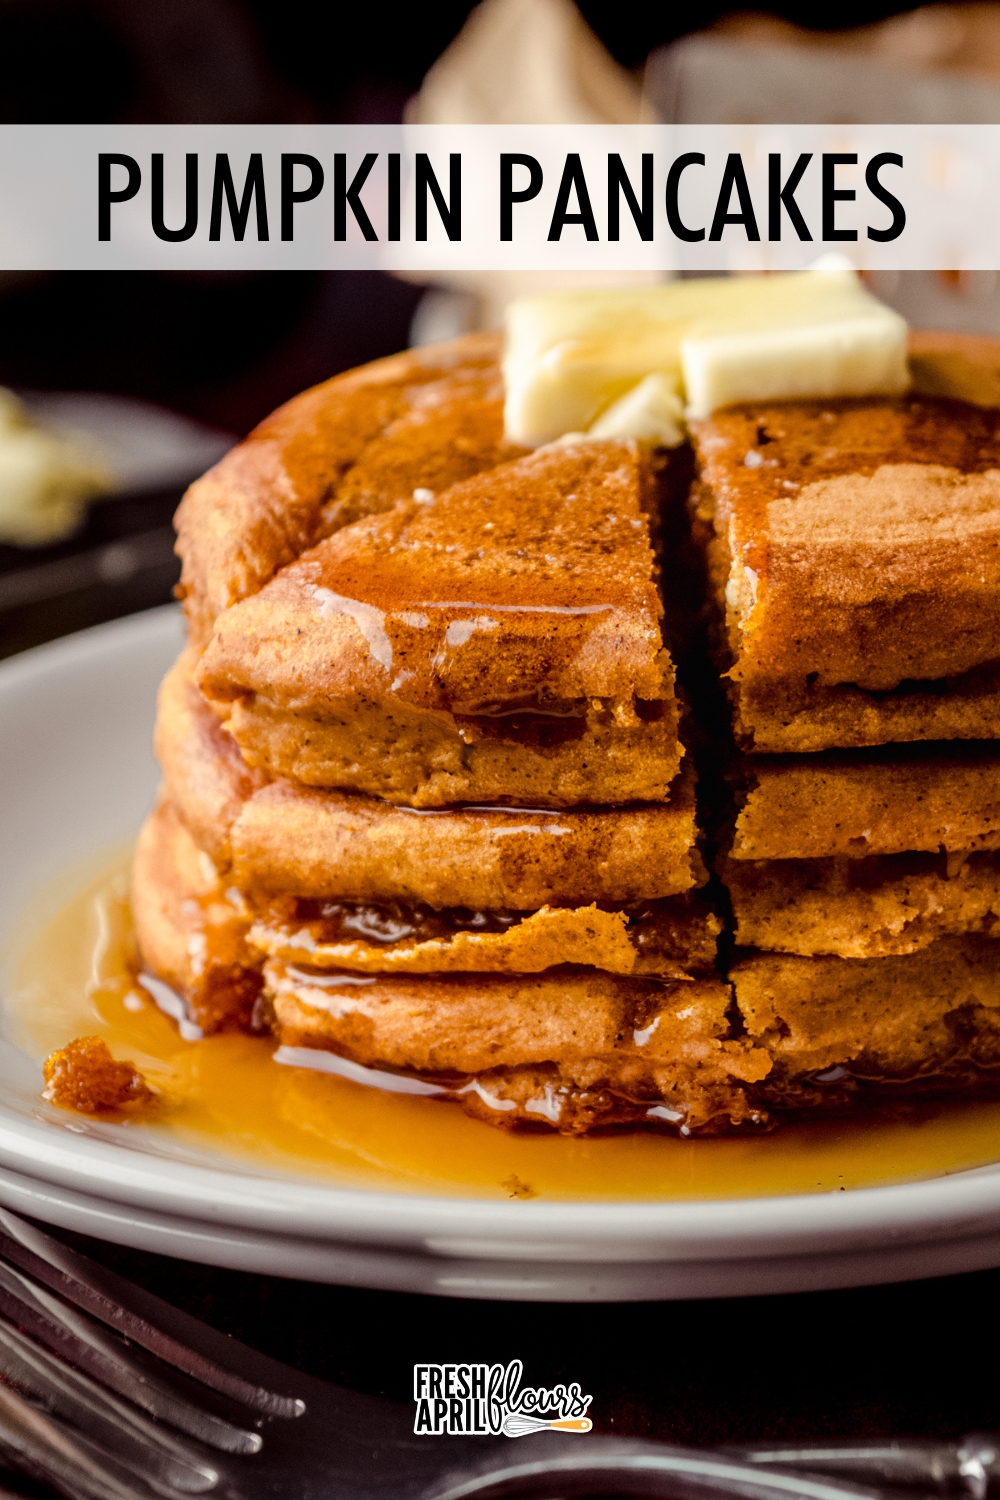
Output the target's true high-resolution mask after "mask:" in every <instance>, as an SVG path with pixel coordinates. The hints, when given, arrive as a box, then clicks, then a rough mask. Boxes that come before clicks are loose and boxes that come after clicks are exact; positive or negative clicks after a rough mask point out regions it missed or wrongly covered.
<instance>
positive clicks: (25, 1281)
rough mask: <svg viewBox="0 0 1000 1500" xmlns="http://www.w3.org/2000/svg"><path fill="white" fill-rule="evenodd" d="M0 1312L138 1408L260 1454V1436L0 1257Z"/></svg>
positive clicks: (206, 1438)
mask: <svg viewBox="0 0 1000 1500" xmlns="http://www.w3.org/2000/svg"><path fill="white" fill-rule="evenodd" d="M0 1313H6V1314H7V1316H8V1317H10V1318H12V1319H13V1320H14V1321H15V1322H16V1323H17V1325H18V1326H19V1327H20V1328H23V1329H25V1330H26V1331H27V1332H28V1333H30V1334H31V1336H32V1338H34V1339H35V1340H36V1341H37V1342H40V1343H42V1344H44V1345H45V1347H46V1348H48V1349H50V1350H52V1352H53V1353H55V1354H57V1355H62V1356H63V1357H64V1358H66V1359H68V1360H69V1361H70V1362H71V1363H72V1364H73V1365H75V1366H76V1368H77V1369H83V1370H86V1371H87V1372H88V1373H89V1374H91V1375H93V1376H95V1377H96V1378H97V1379H98V1380H99V1381H100V1382H101V1383H102V1384H103V1385H106V1386H108V1387H110V1389H111V1390H114V1391H117V1392H118V1394H119V1395H121V1396H126V1397H127V1398H128V1399H129V1400H130V1401H134V1402H135V1403H136V1405H137V1406H141V1407H142V1408H143V1410H144V1411H147V1412H149V1414H150V1416H153V1417H158V1418H160V1419H161V1420H162V1421H165V1422H170V1423H171V1424H172V1425H173V1426H174V1427H177V1428H178V1429H179V1430H180V1431H181V1432H186V1433H188V1434H189V1435H190V1436H191V1437H196V1438H200V1439H201V1441H202V1442H205V1443H209V1444H210V1445H211V1446H212V1447H214V1448H221V1449H222V1450H223V1451H224V1452H227V1453H259V1452H260V1447H261V1443H262V1438H261V1436H260V1433H258V1432H248V1431H247V1430H246V1429H245V1428H241V1427H236V1426H234V1425H233V1423H231V1422H227V1421H225V1420H224V1419H223V1418H222V1417H217V1416H215V1415H214V1414H213V1413H211V1412H206V1411H204V1410H202V1409H201V1408H199V1407H197V1406H196V1405H194V1404H193V1403H192V1402H191V1401H188V1400H186V1399H185V1398H184V1397H183V1396H182V1395H179V1394H178V1393H177V1392H176V1391H173V1390H171V1389H170V1387H169V1386H168V1385H166V1384H165V1383H164V1382H163V1381H161V1380H159V1379H158V1378H157V1377H156V1376H154V1375H153V1374H151V1373H150V1371H148V1370H147V1369H145V1368H144V1367H143V1365H142V1364H141V1363H140V1361H139V1359H138V1358H137V1357H136V1354H135V1351H134V1350H132V1349H130V1348H129V1346H128V1345H127V1344H123V1343H122V1342H121V1341H120V1340H119V1339H118V1338H117V1337H116V1336H115V1335H114V1334H110V1333H106V1332H105V1330H104V1329H103V1328H102V1327H101V1326H100V1325H99V1324H97V1323H95V1322H94V1320H93V1319H92V1318H90V1317H88V1316H87V1314H86V1313H82V1312H78V1311H77V1309H76V1308H74V1307H70V1306H69V1305H68V1304H67V1303H65V1302H64V1301H63V1300H62V1299H61V1298H59V1297H56V1296H55V1294H54V1293H52V1292H49V1291H46V1289H45V1288H44V1287H40V1286H38V1285H37V1284H36V1283H35V1282H34V1281H33V1280H32V1279H31V1278H30V1277H29V1276H28V1275H26V1273H25V1272H23V1271H19V1270H17V1269H16V1267H14V1266H11V1265H8V1264H6V1263H5V1262H4V1261H2V1260H0Z"/></svg>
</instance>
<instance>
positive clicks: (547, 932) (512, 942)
mask: <svg viewBox="0 0 1000 1500" xmlns="http://www.w3.org/2000/svg"><path fill="white" fill-rule="evenodd" d="M283 906H284V908H285V909H282V907H283ZM721 930H722V923H721V922H720V920H719V918H718V917H717V916H716V915H715V913H714V912H713V910H712V907H711V905H710V904H709V903H708V901H706V900H705V898H704V897H703V896H701V895H700V894H698V893H690V892H689V893H688V894H687V895H684V896H672V897H667V898H666V899H665V900H660V901H644V902H634V903H631V904H630V905H628V906H626V907H624V908H618V909H616V910H607V909H602V908H601V907H599V906H597V905H596V904H593V903H592V904H591V905H590V906H584V907H564V906H543V907H540V908H539V909H538V911H533V912H513V911H483V910H480V911H472V910H470V909H468V908H466V907H459V908H451V909H445V910H444V911H435V910H434V909H433V908H432V907H428V906H419V905H414V904H413V903H405V902H400V901H397V902H382V903H380V904H378V905H374V904H373V905H368V906H363V905H358V904H357V903H354V904H350V903H345V902H317V901H296V900H292V901H289V902H286V903H283V904H282V903H272V905H271V908H270V909H267V908H266V907H265V909H264V910H263V911H261V912H260V913H258V914H257V915H256V919H255V921H254V923H253V926H252V927H251V928H250V932H249V934H248V938H247V940H248V942H249V943H250V944H251V945H252V946H253V947H254V948H255V949H259V950H260V951H261V952H262V953H265V954H267V955H268V956H269V957H274V958H281V959H284V960H285V961H286V962H288V963H293V964H294V963H299V964H303V963H305V964H308V965H309V967H310V968H312V969H351V970H356V971H358V972H362V973H381V974H399V973H406V974H457V973H496V974H534V973H539V972H541V971H542V970H543V969H549V968H553V967H555V966H557V965H559V964H566V963H574V964H586V965H588V966H591V967H593V968H597V969H606V970H607V971H608V972H609V973H612V974H635V975H656V976H659V977H660V978H665V979H685V978H688V977H689V976H690V975H691V974H692V973H699V972H700V973H705V972H711V971H712V970H713V969H714V967H715V956H716V946H717V938H718V935H719V933H720V932H721Z"/></svg>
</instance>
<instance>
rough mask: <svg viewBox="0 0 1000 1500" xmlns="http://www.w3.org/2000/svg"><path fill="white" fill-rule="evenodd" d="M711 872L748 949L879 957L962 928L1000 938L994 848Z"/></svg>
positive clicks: (770, 863) (759, 864)
mask: <svg viewBox="0 0 1000 1500" xmlns="http://www.w3.org/2000/svg"><path fill="white" fill-rule="evenodd" d="M717 868H718V872H719V874H720V875H721V877H722V879H723V881H724V883H725V885H726V888H727V890H728V891H729V898H730V901H731V902H732V910H733V922H734V933H735V937H736V941H737V942H738V943H741V944H743V945H744V946H745V947H748V948H769V949H774V950H777V951H778V952H782V953H802V954H816V953H831V954H839V955H840V957H841V958H878V957H881V956H883V955H886V954H891V953H915V952H917V951H918V950H919V949H921V948H927V947H929V946H930V944H931V943H934V942H936V941H937V940H938V939H939V938H942V937H948V936H956V935H960V934H962V933H981V934H984V935H986V936H989V937H994V938H995V937H1000V856H998V855H996V854H993V853H989V854H968V855H965V854H892V855H885V856H882V857H878V856H876V857H875V858H872V859H848V858H846V857H843V856H840V857H837V858H834V859H781V860H777V859H776V860H735V859H730V860H723V861H721V862H720V863H719V865H718V867H717ZM997 959H998V963H1000V949H998V950H997Z"/></svg>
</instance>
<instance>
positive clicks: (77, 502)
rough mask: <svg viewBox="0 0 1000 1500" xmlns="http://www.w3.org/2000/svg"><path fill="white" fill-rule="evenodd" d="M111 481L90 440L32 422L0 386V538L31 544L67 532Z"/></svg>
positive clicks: (112, 482) (100, 457)
mask: <svg viewBox="0 0 1000 1500" xmlns="http://www.w3.org/2000/svg"><path fill="white" fill-rule="evenodd" d="M114 483H115V481H114V476H113V475H112V472H111V469H110V468H109V466H108V464H107V463H106V461H105V459H104V456H103V454H102V453H101V451H100V449H99V448H98V447H97V445H96V444H95V443H93V442H92V441H91V440H90V439H88V438H87V437H85V436H83V435H82V434H74V433H65V432H57V431H56V430H55V429H54V428H52V427H49V426H48V425H46V424H44V423H41V422H38V421H35V420H34V419H33V418H32V416H31V414H30V413H29V411H28V409H27V407H26V406H25V405H24V402H23V401H21V400H19V399H18V397H17V396H15V394H14V392H13V391H8V390H6V389H4V388H3V387H2V386H0V542H9V543H13V544H14V545H15V546H19V547H35V546H41V545H42V544H43V543H46V542H53V541H56V540H58V539H59V538H60V537H64V536H68V535H69V534H70V533H71V532H73V531H75V530H76V528H77V526H78V525H79V524H80V521H81V519H82V517H83V514H84V511H85V509H86V506H87V502H88V501H90V500H92V499H94V498H95V497H96V496H98V495H101V494H106V493H107V492H108V491H109V490H111V489H112V488H113V487H114Z"/></svg>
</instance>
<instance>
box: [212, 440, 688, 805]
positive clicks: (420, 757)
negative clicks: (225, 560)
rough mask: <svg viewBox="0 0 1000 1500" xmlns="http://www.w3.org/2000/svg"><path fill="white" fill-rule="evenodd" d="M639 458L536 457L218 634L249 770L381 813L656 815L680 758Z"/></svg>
mask: <svg viewBox="0 0 1000 1500" xmlns="http://www.w3.org/2000/svg"><path fill="white" fill-rule="evenodd" d="M658 477H659V469H658V465H657V464H656V463H655V462H654V461H653V459H652V456H651V455H650V453H649V451H648V450H647V449H644V448H643V447H642V446H640V445H639V444H636V443H632V442H608V443H581V444H578V445H575V446H570V447H563V448H558V447H557V448H551V449H546V450H544V451H542V452H539V453H537V454H535V455H533V456H532V457H530V458H523V459H520V460H518V461H517V462H514V463H509V464H505V465H501V466H500V467H499V468H495V469H492V470H490V471H488V472H487V473H484V474H480V475H478V476H477V477H475V478H473V479H469V480H466V481H465V482H464V483H462V484H458V485H455V486H453V487H452V488H450V489H448V490H446V491H445V492H444V493H443V494H441V495H438V496H436V497H435V496H431V495H430V492H429V491H428V492H427V498H426V499H418V500H407V501H405V502H401V503H400V504H398V505H396V506H395V507H394V508H393V510H391V511H389V512H388V513H386V514H384V515H378V516H372V517H369V518H368V519H367V520H364V521H360V522H357V523H355V524H354V525H352V526H349V527H346V528H344V529H342V530H341V531H339V532H338V533H337V534H336V535H335V536H333V537H330V538H329V539H327V540H326V541H324V542H322V543H320V544H319V545H318V546H317V547H314V548H313V549H312V550H311V551H309V552H307V553H306V554H305V555H304V556H303V557H302V558H301V559H300V560H299V561H298V562H296V563H293V564H291V565H289V566H288V567H285V568H283V569H282V570H281V571H280V572H279V573H278V574H277V575H276V577H275V578H274V579H273V580H272V581H271V582H270V583H269V584H267V585H266V586H265V587H264V588H262V589H261V590H260V591H259V592H258V593H256V594H255V595H254V596H253V597H252V598H250V599H246V600H244V601H243V602H242V603H239V604H236V605H235V606H234V607H233V608H231V609H229V610H227V611H226V612H225V613H224V614H223V615H222V616H221V617H220V618H219V619H217V620H216V625H215V635H214V638H213V640H212V643H211V645H210V646H209V647H208V649H207V650H206V652H205V655H204V657H203V659H202V662H201V665H200V667H199V669H198V681H199V684H200V686H201V687H202V688H203V690H204V691H205V692H206V693H207V694H208V695H209V696H210V697H211V698H213V699H215V700H219V701H225V702H230V703H232V719H231V730H232V733H233V735H234V737H235V738H236V740H237V742H238V743H239V745H240V747H241V749H242V750H243V754H244V758H245V759H246V761H247V762H248V764H250V765H252V766H255V767H258V768H260V769H262V770H265V771H267V773H268V774H269V775H271V776H272V777H274V776H284V777H288V778H290V779H293V780H295V781H299V782H302V783H304V784H306V785H310V786H322V787H335V788H339V789H343V790H352V791H362V792H367V793H369V794H370V795H373V796H379V797H383V798H385V799H387V800H389V801H392V802H398V803H406V804H408V805H410V806H418V807H443V806H447V805H449V804H451V803H456V802H487V803H491V802H498V801H499V802H515V803H518V802H520V803H526V804H529V805H541V806H553V807H559V806H572V805H574V804H577V803H591V804H602V803H608V802H613V803H623V802H633V801H658V800H661V799H663V798H665V797H666V796H668V794H669V790H670V786H671V783H672V782H673V780H674V778H675V776H676V774H677V770H678V767H679V765H680V760H681V756H682V754H683V748H682V746H681V744H680V741H679V739H678V711H677V703H676V699H675V697H674V667H673V663H672V661H671V659H670V655H669V652H668V651H667V650H666V649H665V647H664V642H663V639H662V635H661V630H660V618H661V616H662V614H663V609H662V606H661V604H660V601H659V597H658V593H657V589H656V564H655V559H654V554H653V549H652V545H651V538H650V528H649V517H650V515H651V514H655V513H656V511H657V508H658Z"/></svg>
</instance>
